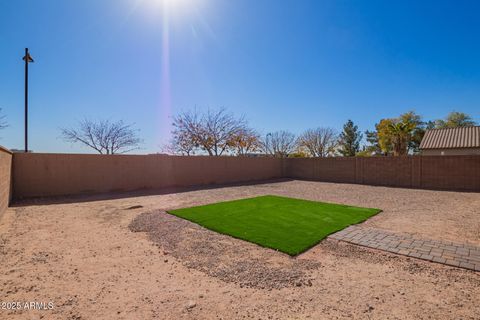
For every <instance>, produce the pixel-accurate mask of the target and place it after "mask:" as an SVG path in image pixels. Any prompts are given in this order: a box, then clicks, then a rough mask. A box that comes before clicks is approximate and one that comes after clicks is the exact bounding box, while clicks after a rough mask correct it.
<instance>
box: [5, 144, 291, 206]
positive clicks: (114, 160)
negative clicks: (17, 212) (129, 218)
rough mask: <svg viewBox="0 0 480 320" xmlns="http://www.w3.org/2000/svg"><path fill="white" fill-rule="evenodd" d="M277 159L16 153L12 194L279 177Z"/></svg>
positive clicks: (197, 183) (16, 196)
mask: <svg viewBox="0 0 480 320" xmlns="http://www.w3.org/2000/svg"><path fill="white" fill-rule="evenodd" d="M282 176H283V167H282V160H281V159H273V158H244V157H180V156H165V155H91V154H90V155H87V154H42V153H28V154H25V153H18V154H15V155H14V169H13V179H14V182H15V183H14V197H15V198H24V197H39V196H58V195H71V194H81V193H99V192H115V191H131V190H138V189H159V188H165V187H176V186H181V187H184V186H197V185H209V184H226V183H236V182H246V181H260V180H265V179H274V178H281V177H282Z"/></svg>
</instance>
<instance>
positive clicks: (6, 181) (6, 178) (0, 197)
mask: <svg viewBox="0 0 480 320" xmlns="http://www.w3.org/2000/svg"><path fill="white" fill-rule="evenodd" d="M11 172H12V153H11V152H10V151H9V150H7V149H5V148H3V147H2V146H0V218H1V217H2V215H3V213H4V212H5V209H7V207H8V204H9V202H10V198H11V194H12V193H11Z"/></svg>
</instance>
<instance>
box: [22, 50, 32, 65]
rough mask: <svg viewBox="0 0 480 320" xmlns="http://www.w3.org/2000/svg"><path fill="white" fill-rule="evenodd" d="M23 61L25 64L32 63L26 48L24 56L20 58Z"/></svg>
mask: <svg viewBox="0 0 480 320" xmlns="http://www.w3.org/2000/svg"><path fill="white" fill-rule="evenodd" d="M22 60H23V61H26V62H27V63H30V62H34V61H33V58H32V56H31V55H30V53H29V52H28V48H25V56H24V57H23V58H22Z"/></svg>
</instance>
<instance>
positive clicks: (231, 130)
mask: <svg viewBox="0 0 480 320" xmlns="http://www.w3.org/2000/svg"><path fill="white" fill-rule="evenodd" d="M173 127H174V130H173V131H172V134H173V136H174V139H173V143H178V142H180V141H190V142H191V144H192V145H193V146H195V147H198V148H201V149H202V150H204V151H206V152H207V153H208V154H209V155H210V156H221V155H222V154H224V153H225V152H228V151H229V150H230V149H232V141H233V140H234V137H235V136H238V135H239V134H240V132H242V130H245V129H246V128H247V124H246V121H245V119H244V118H243V117H241V118H236V117H235V116H234V115H233V114H232V113H229V112H227V110H226V109H225V108H221V109H218V110H210V109H209V110H208V111H207V112H206V113H204V114H200V113H199V112H198V111H197V110H196V109H195V110H193V111H186V112H182V113H180V114H179V115H177V116H176V117H174V119H173ZM177 147H178V146H177Z"/></svg>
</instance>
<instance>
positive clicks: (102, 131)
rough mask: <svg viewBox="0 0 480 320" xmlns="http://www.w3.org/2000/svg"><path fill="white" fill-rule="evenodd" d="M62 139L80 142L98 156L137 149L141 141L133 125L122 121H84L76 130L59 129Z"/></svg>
mask: <svg viewBox="0 0 480 320" xmlns="http://www.w3.org/2000/svg"><path fill="white" fill-rule="evenodd" d="M61 130H62V137H63V138H64V139H65V140H66V141H69V142H72V143H76V142H80V143H82V144H84V145H86V146H88V147H90V148H92V149H94V150H96V151H98V153H100V154H118V153H126V152H129V151H132V150H136V149H138V145H139V144H140V143H141V142H142V140H141V139H140V138H139V137H138V136H137V131H138V130H136V129H134V128H133V124H124V122H123V121H121V120H120V121H117V122H110V121H108V120H102V121H92V120H88V119H84V120H82V121H80V122H79V124H78V128H77V129H65V128H64V129H61Z"/></svg>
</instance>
